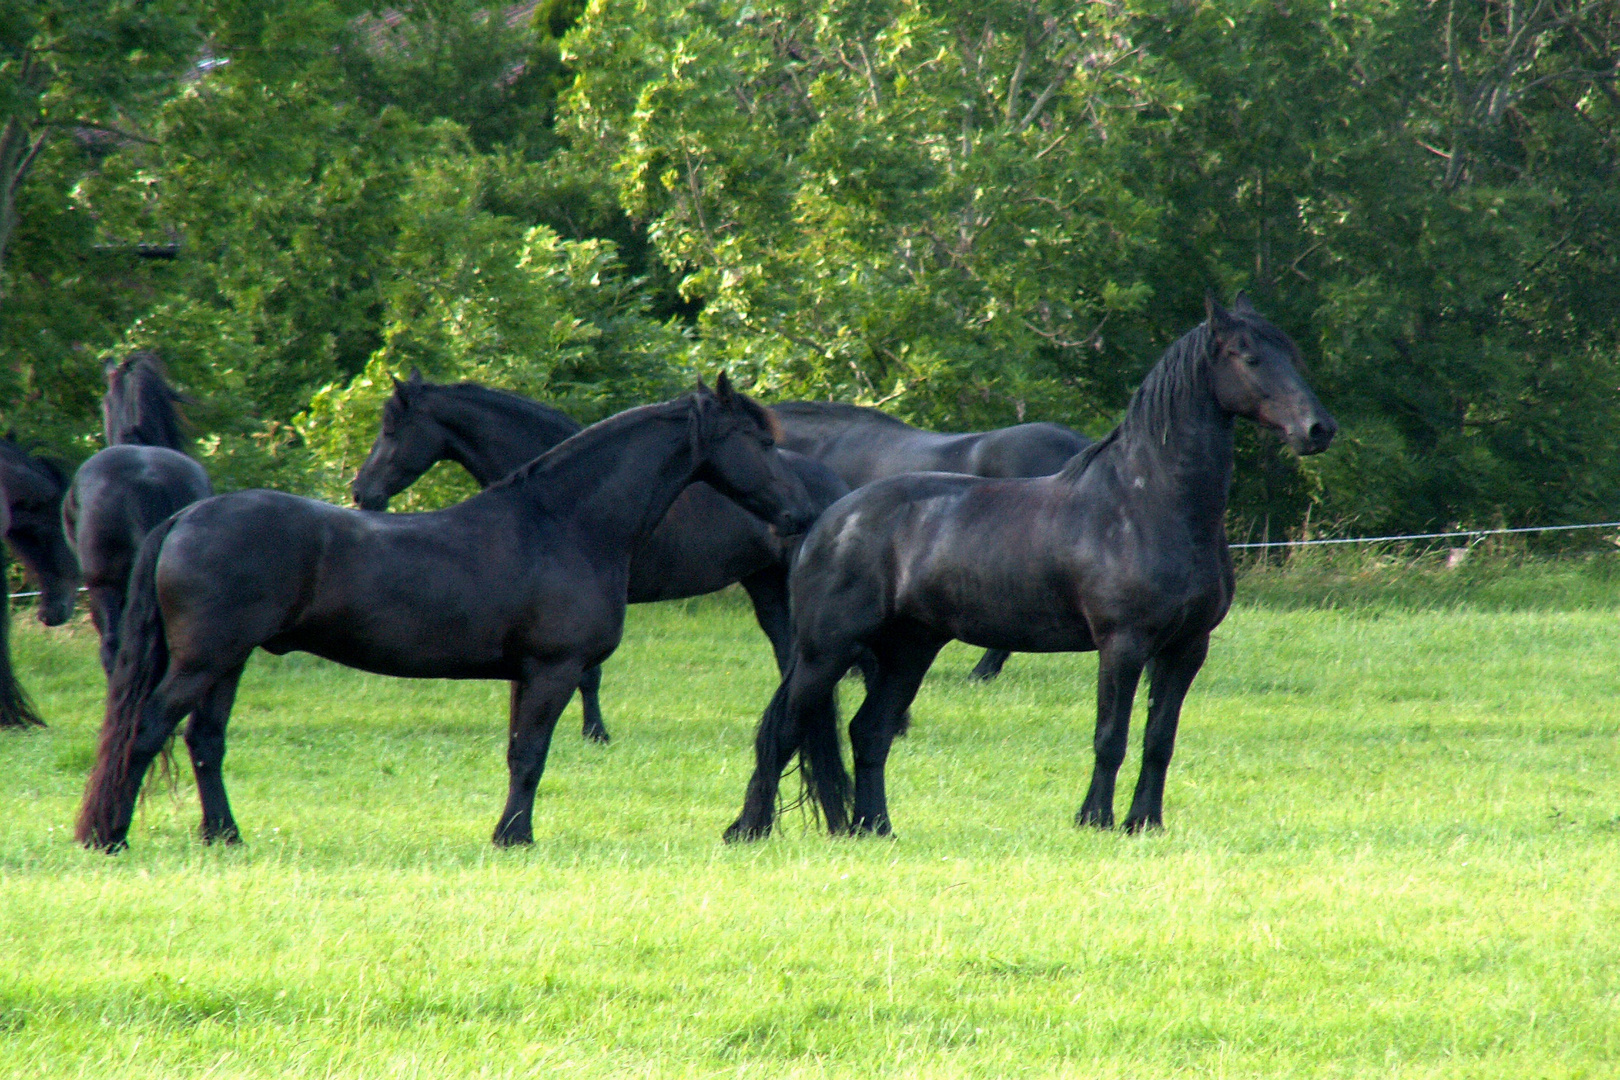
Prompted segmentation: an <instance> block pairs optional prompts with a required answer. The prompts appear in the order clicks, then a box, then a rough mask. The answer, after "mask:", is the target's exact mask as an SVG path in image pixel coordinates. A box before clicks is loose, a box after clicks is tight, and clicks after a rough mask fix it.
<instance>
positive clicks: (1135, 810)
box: [1125, 634, 1209, 832]
mask: <svg viewBox="0 0 1620 1080" xmlns="http://www.w3.org/2000/svg"><path fill="white" fill-rule="evenodd" d="M1207 655H1209V635H1208V634H1202V635H1200V636H1198V637H1196V638H1193V639H1192V640H1191V641H1187V642H1184V643H1182V644H1181V645H1179V646H1178V647H1176V648H1175V649H1172V650H1167V651H1165V652H1163V653H1161V654H1159V655H1158V656H1155V657H1154V658H1153V659H1152V660H1150V661H1148V722H1147V730H1146V732H1145V733H1144V735H1143V739H1142V772H1141V775H1140V776H1138V777H1137V779H1136V794H1135V796H1133V797H1132V799H1131V812H1130V813H1129V814H1128V815H1126V817H1125V829H1126V831H1127V832H1137V831H1139V830H1141V829H1161V828H1163V827H1164V777H1165V773H1167V772H1168V771H1169V769H1170V755H1171V754H1173V753H1174V752H1175V748H1176V725H1177V724H1178V723H1180V721H1181V703H1182V701H1183V700H1185V699H1186V697H1187V690H1188V688H1189V687H1191V686H1192V681H1193V678H1194V677H1195V676H1196V675H1197V674H1198V669H1199V668H1201V667H1203V666H1204V657H1206V656H1207Z"/></svg>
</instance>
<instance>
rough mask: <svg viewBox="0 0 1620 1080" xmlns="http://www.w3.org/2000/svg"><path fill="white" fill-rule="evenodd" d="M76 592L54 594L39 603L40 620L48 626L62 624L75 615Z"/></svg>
mask: <svg viewBox="0 0 1620 1080" xmlns="http://www.w3.org/2000/svg"><path fill="white" fill-rule="evenodd" d="M73 601H74V594H73V593H71V592H70V593H68V594H67V595H66V596H53V597H51V598H50V599H49V600H47V601H46V602H45V603H43V604H40V605H39V621H40V622H42V623H44V624H45V625H46V626H61V625H62V624H63V623H65V622H67V621H68V619H70V618H72V617H73Z"/></svg>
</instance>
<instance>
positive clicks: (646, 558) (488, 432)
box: [350, 371, 849, 742]
mask: <svg viewBox="0 0 1620 1080" xmlns="http://www.w3.org/2000/svg"><path fill="white" fill-rule="evenodd" d="M578 430H579V425H578V424H577V423H575V422H574V421H573V420H572V419H571V418H569V417H568V416H567V415H566V414H564V413H561V412H558V411H557V410H556V409H553V408H551V407H550V406H548V405H542V404H540V403H539V402H537V401H531V400H529V399H528V398H525V397H520V396H518V395H517V394H509V393H507V392H505V391H503V390H491V389H489V388H488V387H484V386H479V385H477V384H476V383H459V384H456V385H450V386H447V385H441V384H438V383H430V382H424V381H423V380H422V375H421V372H418V371H412V372H411V377H410V378H409V379H407V380H406V381H404V382H400V381H399V380H397V379H396V380H394V393H393V395H392V396H391V397H390V398H389V399H388V401H387V402H385V403H384V405H383V415H382V430H381V431H380V432H379V433H378V435H377V441H376V442H375V443H373V444H372V447H371V453H370V454H369V455H368V456H367V458H366V461H365V464H363V465H362V466H361V467H360V471H359V472H358V473H356V474H355V478H354V484H353V486H352V487H351V489H350V490H351V491H352V493H353V495H354V501H355V503H356V504H357V505H358V506H360V507H361V508H362V509H365V510H385V509H387V508H388V500H389V499H391V498H393V497H394V496H395V495H397V494H399V493H400V492H401V491H404V490H405V489H406V488H408V487H410V486H411V485H412V484H413V483H415V482H416V480H417V478H418V477H420V476H421V475H422V474H423V473H424V472H426V471H427V470H428V469H429V468H430V467H432V466H433V464H434V463H435V462H438V461H441V460H443V459H446V458H448V459H449V460H451V461H454V462H456V463H457V464H459V465H460V466H461V467H462V468H464V469H466V470H467V472H469V473H471V474H472V478H473V479H474V480H476V481H478V484H479V486H480V487H488V486H489V485H490V484H493V483H494V482H495V481H497V480H499V479H500V478H501V477H503V476H506V475H507V474H508V473H510V472H511V471H512V470H513V469H516V468H517V467H518V466H520V465H522V464H524V463H525V462H528V461H530V460H532V459H533V458H534V457H536V456H537V455H539V454H542V453H545V452H546V451H547V450H549V449H551V448H552V447H553V446H555V445H556V444H557V443H559V442H561V441H562V440H564V439H566V438H568V437H569V436H570V435H572V434H573V433H574V432H576V431H578ZM782 460H783V462H784V463H785V464H786V465H787V466H788V468H789V469H790V470H791V471H793V472H794V473H796V474H798V477H799V479H800V480H801V481H802V482H803V483H804V486H805V490H806V491H807V492H808V493H809V496H810V502H811V505H812V506H813V507H814V509H815V511H816V513H817V514H820V512H821V511H822V510H825V509H826V508H827V507H828V506H831V505H832V504H833V503H834V502H835V501H837V500H838V499H839V498H840V497H841V496H843V495H844V494H846V493H847V492H848V491H849V488H847V487H846V486H844V484H843V482H842V481H840V480H839V479H838V477H837V476H836V475H834V474H833V472H832V471H831V470H829V469H827V468H825V467H824V466H821V465H818V464H816V463H815V462H814V461H811V460H810V459H808V458H806V457H803V456H801V455H799V454H795V453H792V452H791V451H787V452H783V454H782ZM796 549H797V538H793V539H784V538H782V537H780V536H778V535H777V534H776V532H775V531H774V530H772V529H771V527H770V526H769V525H767V524H766V523H765V522H763V521H761V520H760V519H759V518H757V517H755V516H754V515H753V514H750V513H749V512H748V511H746V510H744V509H742V508H741V507H739V506H738V505H737V504H736V503H734V502H732V501H731V500H730V499H728V498H726V497H725V496H724V495H722V494H720V493H719V492H718V491H716V490H715V489H714V488H712V487H710V486H709V485H708V484H702V483H698V484H693V485H692V486H691V487H689V488H687V489H686V490H685V491H683V492H681V494H680V497H679V498H677V499H676V500H675V503H674V505H673V506H671V507H670V508H669V513H668V514H666V515H664V520H663V521H661V522H659V523H658V527H657V528H656V529H654V530H653V532H652V535H651V536H649V537H648V538H647V542H646V543H644V544H643V545H642V546H641V547H640V548H639V549H637V551H636V553H635V555H634V556H632V557H631V559H630V581H629V586H628V598H629V602H630V603H632V604H644V603H651V602H654V601H658V600H681V599H684V598H686V597H689V596H703V595H706V594H708V593H712V592H716V591H718V590H720V589H723V588H725V587H726V586H727V585H731V584H733V583H734V582H740V583H741V584H742V587H743V588H744V589H745V590H747V592H748V596H749V598H750V599H751V600H752V601H753V602H754V617H755V618H756V619H758V620H759V626H760V629H761V630H763V631H765V636H766V637H767V638H769V639H770V642H771V648H772V650H773V651H774V653H775V655H776V663H777V668H778V669H779V670H780V669H781V668H783V667H784V666H785V665H786V664H787V660H788V650H789V645H790V640H789V639H790V635H791V630H790V628H789V625H788V600H787V571H788V566H789V564H790V562H791V560H792V555H793V552H794V551H795V550H796ZM601 683H602V672H601V670H600V669H599V668H594V667H593V668H591V669H589V670H588V671H586V672H585V674H584V677H583V678H581V680H580V684H579V696H580V703H581V705H583V706H584V717H585V718H584V734H585V737H586V738H588V739H595V740H598V741H600V742H606V741H607V739H608V733H607V728H606V727H605V726H604V725H603V723H602V707H601V703H600V699H599V696H598V691H599V689H600V687H601Z"/></svg>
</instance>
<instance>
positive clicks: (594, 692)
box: [579, 664, 612, 743]
mask: <svg viewBox="0 0 1620 1080" xmlns="http://www.w3.org/2000/svg"><path fill="white" fill-rule="evenodd" d="M579 707H580V711H581V712H583V713H584V714H585V718H584V721H583V722H582V723H581V725H580V734H581V735H583V736H585V738H587V739H589V740H590V741H591V742H599V743H605V742H609V741H611V739H612V736H610V735H609V734H608V729H607V725H606V724H604V723H602V665H601V664H596V665H594V666H592V667H588V668H586V669H585V673H584V674H583V675H581V676H580V677H579Z"/></svg>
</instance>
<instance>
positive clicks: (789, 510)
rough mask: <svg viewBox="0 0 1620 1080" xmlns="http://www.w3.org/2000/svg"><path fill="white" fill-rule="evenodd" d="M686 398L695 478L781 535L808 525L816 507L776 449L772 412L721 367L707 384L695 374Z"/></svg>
mask: <svg viewBox="0 0 1620 1080" xmlns="http://www.w3.org/2000/svg"><path fill="white" fill-rule="evenodd" d="M692 402H693V408H694V410H695V411H694V413H693V427H692V444H693V445H692V450H693V456H694V458H695V459H696V460H697V461H698V462H699V463H700V464H699V466H698V472H697V478H698V479H699V480H702V481H704V482H706V483H708V484H709V485H711V486H712V487H714V488H716V489H717V490H719V491H720V492H721V493H722V494H723V495H725V496H726V497H727V498H729V499H731V500H732V501H734V502H736V503H737V504H738V505H739V506H741V507H742V508H743V509H745V510H747V511H748V512H749V513H751V514H753V515H754V516H756V517H758V518H760V519H762V520H764V521H768V522H770V523H771V525H772V526H773V527H774V528H775V529H776V531H777V532H778V533H781V534H782V535H785V536H791V535H796V534H798V533H802V532H804V531H805V530H806V529H808V528H809V527H810V526H811V525H812V524H813V523H814V522H815V520H816V509H815V506H814V504H813V503H812V502H811V500H810V496H809V493H808V492H806V491H805V487H804V482H803V481H802V480H801V479H799V476H798V474H796V473H794V472H793V471H791V470H790V469H789V468H788V467H787V465H786V464H785V463H784V462H783V461H782V457H781V455H780V454H778V453H777V452H776V440H777V439H778V438H779V437H780V436H781V433H782V429H781V426H780V424H779V423H778V422H777V419H776V416H775V414H774V413H772V412H771V411H770V410H769V409H767V408H765V407H764V406H763V405H761V404H759V403H758V402H756V401H754V400H753V399H752V398H750V397H748V395H746V394H744V393H742V392H741V391H739V390H736V389H733V387H732V385H731V380H730V379H729V378H728V377H727V376H726V374H725V372H721V373H720V377H719V378H718V379H717V380H715V386H714V389H713V390H710V389H709V388H708V387H707V386H705V385H703V382H702V380H699V381H698V388H697V392H696V393H695V394H693V395H692Z"/></svg>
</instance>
